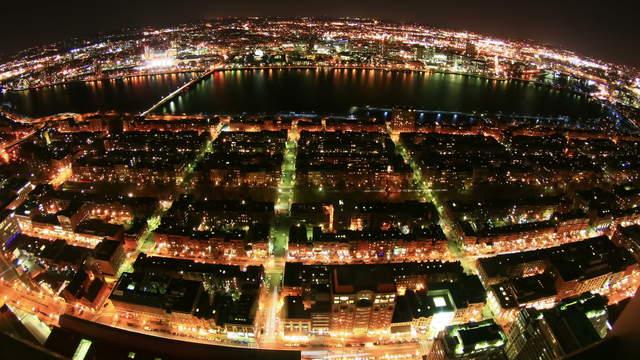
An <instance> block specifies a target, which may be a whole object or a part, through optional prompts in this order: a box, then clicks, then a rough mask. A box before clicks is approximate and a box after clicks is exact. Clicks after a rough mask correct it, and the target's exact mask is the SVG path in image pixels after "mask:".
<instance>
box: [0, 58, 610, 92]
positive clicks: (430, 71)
mask: <svg viewBox="0 0 640 360" xmlns="http://www.w3.org/2000/svg"><path fill="white" fill-rule="evenodd" d="M296 69H300V70H307V69H308V70H343V69H344V70H374V71H387V72H415V73H422V74H424V73H428V74H444V75H460V76H468V77H474V78H478V79H486V80H492V81H499V82H508V81H516V82H523V83H527V84H534V85H541V86H546V87H548V88H550V89H554V90H558V91H566V92H569V93H574V94H578V95H582V96H585V97H588V98H590V99H593V100H595V101H602V100H600V99H598V98H595V97H593V96H591V94H589V93H585V92H581V91H578V90H574V89H570V88H563V87H557V86H554V85H551V84H546V83H543V82H539V81H536V80H528V79H520V78H514V77H497V76H492V75H484V74H476V73H466V72H456V71H449V70H442V69H430V68H426V69H417V68H416V69H411V68H406V69H403V68H385V67H379V66H358V65H355V66H349V65H340V66H331V65H275V66H268V65H265V66H231V67H216V68H210V69H194V70H169V71H159V72H154V73H145V74H127V75H118V76H107V77H103V78H95V79H85V80H80V79H76V80H69V81H63V82H58V83H53V84H47V85H39V86H33V87H28V88H24V89H11V88H5V89H6V91H7V92H14V93H19V92H23V91H29V90H39V89H43V88H47V87H55V86H59V85H68V84H74V83H90V82H98V81H106V80H124V79H128V78H134V77H152V76H162V75H173V74H187V73H194V74H198V73H202V72H211V73H214V72H218V71H235V70H296Z"/></svg>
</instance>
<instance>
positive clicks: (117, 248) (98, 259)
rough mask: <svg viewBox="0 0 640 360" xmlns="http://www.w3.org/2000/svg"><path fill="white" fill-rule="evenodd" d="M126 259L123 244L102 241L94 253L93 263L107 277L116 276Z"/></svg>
mask: <svg viewBox="0 0 640 360" xmlns="http://www.w3.org/2000/svg"><path fill="white" fill-rule="evenodd" d="M124 259H125V252H124V247H123V243H122V242H120V241H114V240H102V241H101V242H100V243H98V245H96V247H95V248H94V249H93V251H92V255H91V262H92V263H93V264H94V265H95V267H96V270H97V271H98V272H99V273H100V274H102V275H106V276H114V275H116V273H117V271H118V269H119V268H120V265H122V262H123V261H124Z"/></svg>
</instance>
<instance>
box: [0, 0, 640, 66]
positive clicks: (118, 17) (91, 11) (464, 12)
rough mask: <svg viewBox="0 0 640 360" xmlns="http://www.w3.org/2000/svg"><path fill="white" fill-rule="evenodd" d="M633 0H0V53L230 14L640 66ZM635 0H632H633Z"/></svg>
mask: <svg viewBox="0 0 640 360" xmlns="http://www.w3.org/2000/svg"><path fill="white" fill-rule="evenodd" d="M634 2H635V1H631V0H604V1H602V0H600V1H599V0H581V1H577V0H555V1H548V0H538V1H531V0H510V1H507V0H505V1H499V0H475V1H466V0H439V1H432V0H324V1H317V0H314V1H309V0H296V1H292V0H261V1H260V0H103V1H95V0H94V1H92V0H83V1H78V0H58V1H56V0H48V1H42V0H22V1H17V0H0V34H2V35H0V53H5V54H7V53H10V52H13V51H16V50H19V49H22V48H25V47H29V46H32V45H37V44H42V43H47V42H52V41H56V40H60V39H63V38H66V37H69V36H75V35H80V36H82V35H92V34H95V33H97V32H100V31H110V30H116V29H119V28H121V27H123V26H127V25H133V26H138V25H162V24H174V23H181V22H185V21H189V20H197V19H203V18H205V19H206V18H212V17H217V16H225V15H235V16H248V15H251V16H253V15H256V16H260V15H282V16H298V15H328V16H367V17H376V18H382V19H389V20H397V21H412V22H419V23H422V24H426V25H431V26H437V27H445V28H450V29H456V30H469V31H474V32H478V33H482V34H488V35H494V36H498V37H504V38H515V39H534V40H537V41H540V42H544V43H548V44H553V45H556V46H560V47H564V48H567V49H572V50H575V51H578V52H579V53H582V54H584V55H589V56H594V57H597V58H601V59H605V60H609V61H613V62H617V63H620V64H626V65H632V66H636V67H640V49H639V47H638V44H639V42H638V35H639V34H640V29H639V28H638V27H637V25H636V19H637V12H635V11H632V9H633V8H635V7H634V6H633V5H634ZM635 5H637V4H635Z"/></svg>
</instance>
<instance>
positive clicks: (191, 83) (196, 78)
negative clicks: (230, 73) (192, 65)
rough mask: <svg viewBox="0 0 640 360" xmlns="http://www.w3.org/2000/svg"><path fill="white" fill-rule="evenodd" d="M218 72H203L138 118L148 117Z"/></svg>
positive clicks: (214, 69)
mask: <svg viewBox="0 0 640 360" xmlns="http://www.w3.org/2000/svg"><path fill="white" fill-rule="evenodd" d="M218 70H220V69H219V68H212V69H210V70H209V71H206V72H204V73H203V74H202V75H199V76H197V77H195V78H193V79H191V80H190V81H188V82H186V83H185V84H184V85H182V86H180V87H179V88H177V89H176V90H174V91H173V92H172V93H171V94H169V95H167V96H165V97H163V98H162V99H161V100H160V101H158V102H157V103H155V104H153V105H152V106H151V107H150V108H149V109H147V110H145V111H143V112H142V113H141V114H140V116H142V117H146V116H147V115H149V114H150V113H152V112H154V111H155V110H156V109H158V108H159V107H161V106H162V105H164V104H166V103H167V102H169V101H171V99H173V98H174V97H176V96H177V95H178V94H180V93H181V92H183V91H186V90H188V89H190V88H191V87H192V86H193V85H195V84H197V83H198V82H200V81H201V80H203V79H206V78H207V77H208V76H209V75H211V74H213V73H214V72H216V71H218Z"/></svg>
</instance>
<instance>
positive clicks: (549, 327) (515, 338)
mask: <svg viewBox="0 0 640 360" xmlns="http://www.w3.org/2000/svg"><path fill="white" fill-rule="evenodd" d="M604 335H606V298H603V297H601V296H599V295H593V294H590V293H587V294H583V295H581V296H578V297H575V298H571V299H566V300H565V301H563V302H561V303H560V304H558V305H557V306H556V307H554V308H552V309H548V310H542V311H540V310H536V309H534V308H525V309H522V310H520V312H519V313H518V314H517V316H516V320H515V321H514V323H513V324H512V326H511V328H510V329H509V333H508V339H509V341H508V342H507V354H508V355H509V359H512V360H547V359H548V360H552V359H559V358H561V357H563V356H565V355H568V354H571V353H572V352H574V351H576V350H579V349H582V348H584V347H587V346H589V345H591V344H593V343H595V342H597V341H599V340H600V339H601V338H602V337H604Z"/></svg>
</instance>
